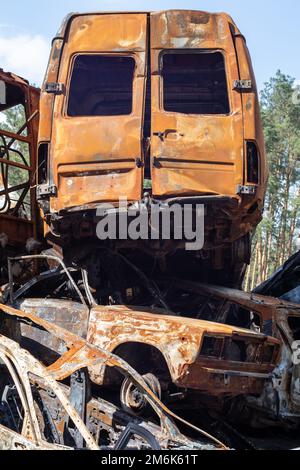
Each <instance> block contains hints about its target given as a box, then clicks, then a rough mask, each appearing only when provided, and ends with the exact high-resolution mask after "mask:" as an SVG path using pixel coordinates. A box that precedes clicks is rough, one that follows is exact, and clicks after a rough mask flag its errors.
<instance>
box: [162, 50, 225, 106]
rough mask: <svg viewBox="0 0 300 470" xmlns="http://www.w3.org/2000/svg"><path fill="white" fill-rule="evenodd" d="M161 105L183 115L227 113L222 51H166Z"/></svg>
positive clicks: (163, 65)
mask: <svg viewBox="0 0 300 470" xmlns="http://www.w3.org/2000/svg"><path fill="white" fill-rule="evenodd" d="M162 77H163V106H164V110H165V111H169V112H174V113H184V114H228V113H229V98H228V88H227V80H226V69H225V60H224V56H223V54H222V53H221V52H201V53H199V52H194V51H192V52H190V51H189V52H181V51H175V52H165V53H163V56H162Z"/></svg>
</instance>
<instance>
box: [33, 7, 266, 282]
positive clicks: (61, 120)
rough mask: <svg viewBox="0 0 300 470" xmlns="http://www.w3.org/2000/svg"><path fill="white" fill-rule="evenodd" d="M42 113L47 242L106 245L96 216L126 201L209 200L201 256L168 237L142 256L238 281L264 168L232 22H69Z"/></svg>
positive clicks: (102, 17) (105, 18)
mask: <svg viewBox="0 0 300 470" xmlns="http://www.w3.org/2000/svg"><path fill="white" fill-rule="evenodd" d="M40 113H41V120H40V128H39V144H38V190H37V194H38V200H39V202H40V205H41V208H42V211H43V213H44V216H45V220H46V236H47V237H48V239H49V240H51V241H52V242H53V243H55V244H57V245H60V246H61V247H65V249H70V248H71V247H72V248H74V247H75V246H76V240H82V239H83V238H89V239H91V240H94V241H95V243H97V237H96V223H95V211H96V209H97V207H98V206H99V204H101V203H110V204H112V205H113V206H114V207H116V208H118V207H119V200H120V198H123V199H124V198H126V200H127V201H128V206H130V205H134V204H137V203H140V202H141V201H146V204H149V202H150V203H152V204H158V205H162V204H163V205H164V207H172V206H173V205H174V204H180V205H184V204H190V205H192V206H193V207H194V206H195V205H196V204H201V205H203V206H204V208H205V237H204V245H203V247H201V250H198V253H197V259H198V261H195V253H190V254H187V253H186V252H184V240H167V241H166V240H162V239H161V238H162V237H161V236H159V237H158V238H159V240H156V241H153V240H150V241H149V242H148V241H144V240H140V241H138V242H137V241H135V242H134V250H135V251H137V250H138V251H140V252H144V253H145V254H147V255H148V256H150V257H152V258H153V257H156V258H159V260H160V261H161V262H162V263H163V264H164V265H165V266H167V267H166V270H168V269H169V270H170V269H171V270H174V269H175V271H176V269H179V267H180V269H182V270H183V271H185V274H186V275H187V274H188V273H189V274H190V273H191V272H193V278H194V277H195V276H196V278H201V276H202V278H203V273H205V276H204V278H203V279H202V280H205V281H208V280H209V278H208V277H209V276H208V275H207V273H209V272H213V273H214V278H213V281H214V282H218V276H217V277H216V273H221V274H220V280H221V279H222V284H224V283H225V284H226V283H227V284H230V285H237V284H240V282H241V277H242V273H243V272H244V268H245V265H246V264H247V263H249V259H250V237H251V234H252V233H253V231H254V229H255V227H256V226H257V224H258V223H259V222H260V220H261V216H262V210H263V202H264V196H265V190H266V184H267V172H268V171H267V163H266V157H265V149H264V140H263V131H262V124H261V119H260V112H259V104H258V94H257V88H256V83H255V77H254V73H253V70H252V65H251V59H250V56H249V52H248V49H247V45H246V40H245V38H244V37H243V35H242V34H241V33H240V31H239V30H238V28H237V26H236V25H235V23H234V22H233V20H232V19H231V18H230V16H228V15H227V14H224V13H220V14H210V13H206V12H202V11H189V10H188V11H182V10H172V11H162V12H153V13H147V12H128V13H126V12H122V13H112V12H110V13H85V14H71V15H69V16H68V17H67V19H66V20H65V21H64V23H63V25H62V27H61V29H60V30H59V32H58V34H57V36H56V37H55V38H54V41H53V46H52V52H51V56H50V60H49V66H48V69H47V73H46V77H45V81H44V84H43V87H42V95H41V106H40ZM118 243H119V240H117V241H116V242H115V244H114V245H115V246H116V247H118V246H120V245H118ZM121 244H122V247H123V249H125V250H126V249H129V247H130V246H132V240H131V241H128V243H127V244H126V243H125V242H124V240H122V241H121ZM174 253H176V256H177V255H178V256H180V262H179V261H178V259H177V258H176V256H175V258H174ZM73 255H74V253H73ZM186 260H188V261H186ZM170 263H171V267H170ZM168 266H169V267H168ZM193 266H194V267H193ZM199 266H201V268H199ZM203 267H205V269H203ZM224 270H226V272H227V278H226V276H225V278H224Z"/></svg>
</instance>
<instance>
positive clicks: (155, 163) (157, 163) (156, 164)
mask: <svg viewBox="0 0 300 470" xmlns="http://www.w3.org/2000/svg"><path fill="white" fill-rule="evenodd" d="M152 164H153V167H154V168H161V163H160V160H159V158H158V157H153V161H152Z"/></svg>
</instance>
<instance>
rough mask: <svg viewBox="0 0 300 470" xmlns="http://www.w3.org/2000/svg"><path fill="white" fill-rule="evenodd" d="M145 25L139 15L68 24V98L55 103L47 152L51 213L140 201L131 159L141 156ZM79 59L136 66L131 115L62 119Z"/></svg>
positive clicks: (62, 73)
mask: <svg viewBox="0 0 300 470" xmlns="http://www.w3.org/2000/svg"><path fill="white" fill-rule="evenodd" d="M146 25H147V17H146V15H143V14H140V15H117V14H111V15H104V16H101V15H98V16H90V15H86V16H80V17H76V18H74V19H73V21H72V22H71V24H70V30H69V35H68V41H67V43H65V44H64V48H63V53H62V59H61V67H60V69H59V75H58V81H59V83H63V84H64V85H65V87H66V90H67V93H66V95H64V94H62V95H60V96H56V98H55V103H54V114H53V116H54V121H53V127H52V139H51V149H50V177H51V184H54V185H56V186H57V187H58V198H57V199H53V200H52V210H53V211H54V212H57V211H59V210H61V209H65V208H70V207H76V206H82V205H84V204H88V203H93V202H101V201H103V200H108V201H111V200H118V198H119V196H120V195H124V196H127V197H128V199H129V200H136V199H140V197H141V187H142V168H141V167H140V168H138V167H137V165H136V160H137V159H138V158H141V154H142V147H141V128H142V121H143V116H142V113H143V108H144V104H143V99H144V83H145V66H146V49H145V48H146ZM57 44H58V43H57V42H55V43H54V47H57ZM60 46H61V45H60V44H59V47H60ZM54 54H55V52H53V55H54ZM80 54H90V55H92V54H102V55H104V56H106V57H107V56H110V57H112V56H114V57H116V56H117V55H118V54H122V56H123V57H124V56H127V57H132V58H133V59H134V60H135V61H136V66H135V72H134V82H133V110H132V113H131V114H130V115H127V116H105V117H68V116H67V101H68V91H69V84H70V74H71V73H72V68H73V65H72V64H73V62H74V58H75V56H76V55H80ZM52 60H53V59H52ZM54 62H55V61H54ZM50 64H51V61H50ZM50 67H51V65H50ZM43 91H45V90H44V89H43ZM43 97H44V98H43V99H44V102H43V101H42V106H43V107H45V109H46V113H47V114H46V116H45V120H46V121H47V120H48V122H49V117H50V113H49V109H50V108H51V104H50V101H49V100H50V99H49V98H47V94H46V95H45V94H43ZM48 101H49V103H48ZM42 109H44V108H42ZM50 119H51V117H50ZM47 135H49V129H48V130H43V131H41V133H40V138H41V137H46V136H47Z"/></svg>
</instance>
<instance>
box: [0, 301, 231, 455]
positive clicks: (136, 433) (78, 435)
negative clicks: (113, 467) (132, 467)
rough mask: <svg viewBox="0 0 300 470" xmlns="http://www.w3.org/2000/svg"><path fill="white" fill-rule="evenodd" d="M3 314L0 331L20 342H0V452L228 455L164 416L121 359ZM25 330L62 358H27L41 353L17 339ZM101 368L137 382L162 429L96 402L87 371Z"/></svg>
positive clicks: (26, 317) (15, 313) (44, 325)
mask: <svg viewBox="0 0 300 470" xmlns="http://www.w3.org/2000/svg"><path fill="white" fill-rule="evenodd" d="M0 309H1V320H0V321H1V332H5V333H6V334H9V336H11V337H14V338H15V339H16V340H17V337H18V336H19V338H18V340H17V341H13V340H12V339H9V338H8V337H7V336H6V335H3V334H1V335H0V368H1V405H0V420H1V423H0V436H1V439H0V447H1V449H10V450H18V449H19V450H24V449H28V450H32V449H39V448H40V449H44V450H51V449H52V450H64V449H65V450H67V449H68V448H69V449H70V448H75V449H83V448H84V447H86V448H88V449H90V450H99V449H100V448H102V449H114V450H121V449H126V448H132V449H133V448H138V449H139V448H150V449H154V450H158V449H206V450H209V449H225V448H226V446H225V445H224V444H222V443H221V442H220V441H218V440H217V439H216V438H214V437H212V436H210V435H209V434H208V433H206V432H204V431H201V430H200V429H197V427H195V426H192V425H189V423H187V422H186V421H185V420H183V419H181V418H179V417H177V416H176V415H175V414H174V413H172V412H171V411H170V410H168V409H167V408H166V407H165V406H164V405H163V404H162V403H161V402H160V401H159V400H158V398H157V397H156V395H155V394H154V393H153V392H152V390H151V389H150V388H149V387H148V385H147V384H146V383H145V381H144V380H143V378H142V377H141V376H140V375H139V374H138V373H137V372H136V371H134V369H132V368H131V367H130V366H129V365H128V364H126V362H125V361H124V360H122V359H120V358H118V357H117V356H115V355H113V354H111V353H109V352H107V351H105V350H102V349H100V348H96V347H94V346H92V345H91V344H89V343H88V342H86V341H84V340H83V339H82V338H80V337H77V336H76V335H74V334H72V333H70V332H68V331H66V330H63V329H61V328H59V327H57V326H56V325H54V324H50V323H49V322H47V321H45V320H41V319H39V318H37V317H35V316H34V315H31V314H27V313H25V312H22V311H21V310H15V309H13V308H11V307H7V306H4V305H1V306H0ZM22 323H23V324H25V325H30V327H31V328H37V329H38V330H39V331H40V332H41V331H43V332H44V334H46V335H49V336H51V338H52V340H53V342H55V341H56V343H57V344H59V348H60V350H61V355H60V356H58V358H57V360H56V361H55V362H54V363H52V364H51V365H48V366H46V365H45V364H42V363H41V362H40V361H38V360H37V359H36V358H35V357H34V356H32V354H31V352H30V350H31V351H32V352H33V351H35V354H37V355H38V354H41V350H40V351H38V350H39V348H40V349H42V348H44V346H43V345H42V344H38V343H35V344H34V345H33V344H31V345H30V344H29V343H28V342H27V343H26V341H24V338H23V337H22V334H19V335H18V333H19V331H18V330H20V327H21V324H22ZM23 343H24V346H23ZM22 346H23V348H22ZM24 348H25V349H24ZM42 355H43V353H42ZM44 362H46V363H47V360H46V361H44ZM101 363H103V364H105V365H106V366H107V367H111V368H117V369H118V371H120V372H121V373H122V374H123V375H124V376H126V377H128V378H130V380H131V381H132V382H133V383H135V385H136V387H137V388H138V389H139V390H140V393H141V394H142V395H143V396H144V397H145V399H146V400H147V401H148V402H149V404H150V405H151V407H152V408H153V410H154V412H155V413H156V416H157V418H158V421H159V423H160V425H155V424H153V423H151V422H146V421H144V420H142V419H139V418H138V417H132V416H130V415H128V414H126V413H125V412H124V411H123V412H122V411H121V410H118V409H117V408H116V407H114V406H113V405H111V404H110V403H108V402H106V401H104V400H101V399H100V398H99V397H97V398H93V391H92V390H91V388H90V386H89V379H88V374H87V369H89V368H90V367H92V368H93V367H95V366H96V365H100V364H101ZM174 420H177V421H179V422H181V423H182V424H184V425H185V426H187V427H190V428H191V429H192V430H193V432H194V433H195V432H196V433H198V434H199V437H200V436H201V437H200V440H198V441H197V440H193V439H189V438H188V437H185V436H184V435H183V434H181V432H180V431H179V430H178V428H177V426H176V425H175V421H174Z"/></svg>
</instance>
